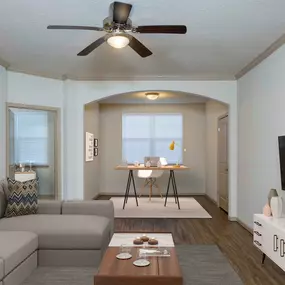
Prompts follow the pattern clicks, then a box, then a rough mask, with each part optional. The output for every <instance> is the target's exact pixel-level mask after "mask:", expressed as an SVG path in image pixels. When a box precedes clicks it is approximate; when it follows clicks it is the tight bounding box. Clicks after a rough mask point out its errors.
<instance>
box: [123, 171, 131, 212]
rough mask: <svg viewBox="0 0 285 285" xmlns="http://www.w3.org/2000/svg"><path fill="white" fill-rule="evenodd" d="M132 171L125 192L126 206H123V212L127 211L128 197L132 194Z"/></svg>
mask: <svg viewBox="0 0 285 285" xmlns="http://www.w3.org/2000/svg"><path fill="white" fill-rule="evenodd" d="M131 173H132V171H131V170H130V171H129V176H128V182H127V187H126V191H125V198H124V204H123V210H124V209H125V204H126V203H127V202H128V197H129V192H130V185H131V177H132V174H131Z"/></svg>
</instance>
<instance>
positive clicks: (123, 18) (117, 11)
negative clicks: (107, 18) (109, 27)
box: [113, 1, 133, 24]
mask: <svg viewBox="0 0 285 285" xmlns="http://www.w3.org/2000/svg"><path fill="white" fill-rule="evenodd" d="M132 7H133V6H132V5H131V4H126V3H122V2H117V1H115V2H114V3H113V21H114V22H115V23H118V24H125V23H126V22H127V20H128V18H129V15H130V12H131V10H132Z"/></svg>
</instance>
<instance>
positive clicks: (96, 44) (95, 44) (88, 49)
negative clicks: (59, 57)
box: [77, 36, 106, 56]
mask: <svg viewBox="0 0 285 285" xmlns="http://www.w3.org/2000/svg"><path fill="white" fill-rule="evenodd" d="M105 41H106V37H105V36H104V37H101V38H99V39H98V40H96V41H95V42H93V43H92V44H90V45H89V46H88V47H86V48H85V49H84V50H82V51H81V52H80V53H78V54H77V55H79V56H85V55H88V54H89V53H90V52H92V51H93V50H94V49H95V48H97V47H99V46H100V45H101V44H103V43H104V42H105Z"/></svg>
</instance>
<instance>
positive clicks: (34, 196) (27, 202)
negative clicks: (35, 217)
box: [5, 178, 38, 218]
mask: <svg viewBox="0 0 285 285" xmlns="http://www.w3.org/2000/svg"><path fill="white" fill-rule="evenodd" d="M7 181H8V190H9V193H8V197H7V207H6V211H5V217H7V218H10V217H15V216H23V215H31V214H36V213H37V210H38V179H33V180H29V181H25V182H20V181H16V180H13V179H10V178H8V179H7Z"/></svg>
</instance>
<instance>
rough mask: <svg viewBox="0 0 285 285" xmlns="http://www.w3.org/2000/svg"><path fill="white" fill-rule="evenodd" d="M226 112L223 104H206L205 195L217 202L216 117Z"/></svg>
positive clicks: (208, 102) (211, 102)
mask: <svg viewBox="0 0 285 285" xmlns="http://www.w3.org/2000/svg"><path fill="white" fill-rule="evenodd" d="M227 111H228V107H227V105H225V104H222V103H219V102H217V101H213V100H210V101H207V103H206V161H207V164H206V194H207V195H208V196H209V197H210V198H212V199H213V200H214V201H216V202H217V201H218V186H217V172H218V154H217V149H218V117H219V116H222V115H224V114H225V113H226V112H227Z"/></svg>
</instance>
